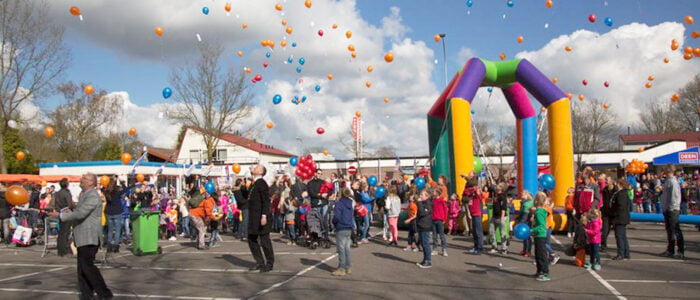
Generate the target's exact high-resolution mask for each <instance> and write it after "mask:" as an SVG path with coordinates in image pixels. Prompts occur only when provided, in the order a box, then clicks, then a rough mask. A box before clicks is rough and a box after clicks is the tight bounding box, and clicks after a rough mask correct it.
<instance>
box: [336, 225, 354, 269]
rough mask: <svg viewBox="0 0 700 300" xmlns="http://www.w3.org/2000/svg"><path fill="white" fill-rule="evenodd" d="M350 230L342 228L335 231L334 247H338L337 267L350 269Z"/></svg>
mask: <svg viewBox="0 0 700 300" xmlns="http://www.w3.org/2000/svg"><path fill="white" fill-rule="evenodd" d="M351 235H352V230H350V229H343V230H338V231H336V233H335V242H336V248H337V249H338V250H337V251H338V269H346V270H347V269H350V244H351V238H350V236H351Z"/></svg>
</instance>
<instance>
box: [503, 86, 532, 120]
mask: <svg viewBox="0 0 700 300" xmlns="http://www.w3.org/2000/svg"><path fill="white" fill-rule="evenodd" d="M503 94H504V95H505V96H506V99H507V100H508V105H510V109H511V110H513V114H514V115H515V118H517V119H526V118H530V117H534V116H536V115H537V113H535V108H534V107H532V103H530V97H528V96H527V91H526V90H525V88H524V87H523V86H522V85H521V84H520V83H517V82H516V83H514V84H513V85H511V86H509V87H508V88H506V89H503Z"/></svg>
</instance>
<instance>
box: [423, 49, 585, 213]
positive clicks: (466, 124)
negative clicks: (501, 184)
mask: <svg viewBox="0 0 700 300" xmlns="http://www.w3.org/2000/svg"><path fill="white" fill-rule="evenodd" d="M480 86H495V87H499V88H501V89H502V90H503V93H504V94H505V96H506V99H507V100H508V104H509V105H510V108H511V109H512V111H513V114H514V115H515V118H516V120H517V121H516V130H517V151H516V154H517V158H516V159H517V167H518V192H521V191H522V190H528V191H530V193H532V194H533V195H534V194H535V193H536V192H537V188H538V181H537V128H536V127H537V113H536V111H535V108H534V107H533V105H532V103H531V102H530V98H529V97H528V94H527V93H528V92H530V93H531V94H532V95H533V96H534V97H535V98H536V99H537V100H538V101H539V102H540V103H541V104H542V106H543V107H545V108H547V121H548V123H549V158H550V164H551V172H552V175H553V176H554V178H555V181H556V185H555V187H554V190H553V191H552V200H553V201H554V205H556V206H563V205H564V201H565V199H566V190H567V189H568V188H569V187H573V186H574V170H573V169H574V155H573V142H572V132H571V107H570V99H569V98H567V96H566V94H564V92H562V91H561V90H560V89H559V88H558V87H557V86H556V85H554V84H553V83H552V82H551V81H550V80H549V78H547V77H546V76H545V75H544V74H542V72H540V71H539V70H538V69H537V68H535V66H534V65H532V63H530V62H529V61H527V60H525V59H517V60H511V61H488V60H483V59H479V58H471V59H469V60H468V61H467V63H466V64H465V65H464V68H462V70H461V71H460V72H458V73H457V74H455V76H454V77H453V78H452V80H451V81H450V83H449V84H448V85H447V87H446V88H445V90H444V91H443V92H442V94H441V95H440V98H438V100H437V101H436V102H435V104H433V106H432V108H431V109H430V111H429V112H428V139H429V143H430V157H431V158H432V159H431V168H432V172H431V174H432V176H433V179H434V180H437V177H438V176H440V175H445V176H446V177H447V178H448V179H449V181H450V187H449V189H450V191H453V192H456V193H457V194H458V195H461V194H462V191H463V189H464V185H465V180H464V179H463V178H461V176H459V175H460V174H467V173H469V172H470V171H472V170H473V169H474V153H473V148H472V145H473V142H472V120H471V103H472V101H473V100H474V95H476V92H477V90H478V89H479V87H480Z"/></svg>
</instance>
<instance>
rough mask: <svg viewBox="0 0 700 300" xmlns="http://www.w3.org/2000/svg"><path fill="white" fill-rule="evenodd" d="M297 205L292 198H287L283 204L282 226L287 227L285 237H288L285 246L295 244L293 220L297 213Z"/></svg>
mask: <svg viewBox="0 0 700 300" xmlns="http://www.w3.org/2000/svg"><path fill="white" fill-rule="evenodd" d="M298 206H299V203H298V202H297V200H295V199H294V198H291V197H290V198H287V199H286V200H285V202H284V226H286V227H287V235H288V236H289V242H287V245H294V244H296V240H297V236H296V233H295V232H294V226H295V224H294V218H295V215H296V212H297V207H298Z"/></svg>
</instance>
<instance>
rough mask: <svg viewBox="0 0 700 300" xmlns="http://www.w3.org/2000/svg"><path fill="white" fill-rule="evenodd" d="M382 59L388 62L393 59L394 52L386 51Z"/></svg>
mask: <svg viewBox="0 0 700 300" xmlns="http://www.w3.org/2000/svg"><path fill="white" fill-rule="evenodd" d="M384 61H386V62H388V63H390V62H392V61H394V53H391V52H387V53H386V54H384Z"/></svg>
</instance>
